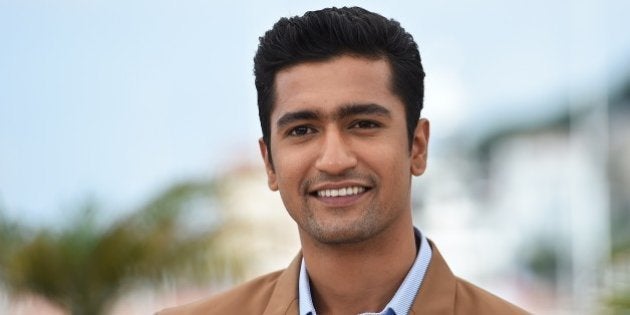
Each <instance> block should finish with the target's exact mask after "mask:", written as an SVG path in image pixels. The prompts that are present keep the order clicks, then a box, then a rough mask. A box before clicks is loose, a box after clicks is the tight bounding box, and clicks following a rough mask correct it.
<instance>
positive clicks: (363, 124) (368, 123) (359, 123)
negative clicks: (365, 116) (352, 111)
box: [350, 120, 381, 129]
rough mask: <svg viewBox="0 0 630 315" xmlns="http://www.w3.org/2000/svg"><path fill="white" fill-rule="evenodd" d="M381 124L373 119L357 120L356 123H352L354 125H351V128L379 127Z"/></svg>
mask: <svg viewBox="0 0 630 315" xmlns="http://www.w3.org/2000/svg"><path fill="white" fill-rule="evenodd" d="M380 126H381V125H380V124H379V123H377V122H375V121H371V120H360V121H357V122H355V123H354V124H352V126H350V128H359V129H373V128H378V127H380Z"/></svg>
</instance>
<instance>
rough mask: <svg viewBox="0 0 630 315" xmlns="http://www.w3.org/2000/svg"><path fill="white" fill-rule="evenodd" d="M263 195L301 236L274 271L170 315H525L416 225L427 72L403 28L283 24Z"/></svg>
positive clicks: (265, 75)
mask: <svg viewBox="0 0 630 315" xmlns="http://www.w3.org/2000/svg"><path fill="white" fill-rule="evenodd" d="M254 72H255V76H256V88H257V91H258V108H259V115H260V122H261V127H262V131H263V137H262V139H260V140H259V145H260V152H261V154H262V157H263V160H264V162H265V167H266V171H267V177H268V185H269V188H271V189H272V190H274V191H279V192H280V195H281V197H282V201H283V203H284V205H285V207H286V209H287V211H288V213H289V215H291V217H292V218H293V219H294V220H295V222H296V223H297V226H298V230H299V235H300V240H301V244H302V251H301V253H300V254H299V255H298V256H297V257H296V258H295V259H294V261H293V262H292V263H291V265H290V266H289V267H288V268H287V269H285V270H282V271H278V272H275V273H272V274H268V275H265V276H262V277H260V278H257V279H255V280H252V281H250V282H247V283H245V284H242V285H240V286H238V287H236V288H234V289H232V290H230V291H227V292H225V293H222V294H219V295H217V296H215V297H211V298H209V299H207V300H202V301H199V302H196V303H193V304H189V305H185V306H182V307H179V308H173V309H170V310H166V311H165V312H164V314H300V315H305V314H310V315H315V314H320V315H321V314H361V313H368V314H388V315H391V314H396V315H403V314H523V313H525V312H524V311H523V310H521V309H519V308H517V307H516V306H513V305H512V304H510V303H508V302H505V301H503V300H501V299H500V298H498V297H496V296H494V295H492V294H490V293H487V292H486V291H483V290H482V289H479V288H477V287H475V286H474V285H472V284H469V283H468V282H466V281H464V280H461V279H459V278H456V277H455V276H454V275H453V274H452V273H451V271H450V270H449V268H448V266H447V265H446V263H445V261H444V260H443V259H442V257H441V255H440V253H439V252H438V250H437V248H436V247H435V245H433V243H431V242H429V241H428V240H427V239H426V237H425V236H424V235H422V234H421V233H420V232H419V231H418V230H417V229H414V227H413V225H412V218H411V176H412V175H415V176H419V175H421V174H422V173H423V172H424V170H425V168H426V162H427V144H428V140H429V122H428V121H427V120H426V119H420V111H421V109H422V100H423V93H424V86H423V79H424V71H423V69H422V65H421V62H420V54H419V52H418V48H417V45H416V43H415V42H414V40H413V38H412V36H411V35H410V34H408V33H407V32H406V31H405V30H404V29H403V28H402V27H401V26H400V25H399V23H398V22H396V21H394V20H388V19H386V18H384V17H382V16H380V15H378V14H375V13H372V12H369V11H366V10H364V9H361V8H356V7H355V8H341V9H337V8H331V9H324V10H320V11H314V12H307V13H306V14H305V15H304V16H302V17H293V18H289V19H287V18H283V19H281V20H280V21H278V22H277V23H276V24H275V25H274V26H273V28H272V29H271V30H269V31H268V32H267V33H266V34H265V35H264V36H263V37H261V38H260V45H259V48H258V51H257V53H256V56H255V58H254Z"/></svg>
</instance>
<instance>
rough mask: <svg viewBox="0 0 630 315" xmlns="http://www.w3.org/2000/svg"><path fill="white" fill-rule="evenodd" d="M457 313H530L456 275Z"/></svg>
mask: <svg viewBox="0 0 630 315" xmlns="http://www.w3.org/2000/svg"><path fill="white" fill-rule="evenodd" d="M455 313H456V314H528V313H527V312H526V311H525V310H523V309H521V308H519V307H517V306H516V305H514V304H512V303H510V302H508V301H506V300H504V299H502V298H500V297H498V296H496V295H494V294H492V293H490V292H488V291H486V290H484V289H482V288H480V287H477V286H476V285H474V284H472V283H470V282H468V281H466V280H463V279H461V278H458V277H456V292H455Z"/></svg>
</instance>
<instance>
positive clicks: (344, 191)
mask: <svg viewBox="0 0 630 315" xmlns="http://www.w3.org/2000/svg"><path fill="white" fill-rule="evenodd" d="M364 191H365V188H363V187H358V186H353V187H345V188H339V189H324V190H318V191H317V195H318V196H319V197H344V196H352V195H358V194H360V193H362V192H364Z"/></svg>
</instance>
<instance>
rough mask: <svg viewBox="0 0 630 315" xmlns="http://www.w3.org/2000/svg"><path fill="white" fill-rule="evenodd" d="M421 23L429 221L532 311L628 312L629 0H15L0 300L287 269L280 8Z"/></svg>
mask: <svg viewBox="0 0 630 315" xmlns="http://www.w3.org/2000/svg"><path fill="white" fill-rule="evenodd" d="M344 5H360V6H363V7H365V8H367V9H370V10H373V11H376V12H379V13H381V14H383V15H385V16H387V17H392V18H395V19H396V20H398V21H399V22H401V24H402V25H403V26H404V27H405V28H406V29H407V31H409V32H410V33H411V34H413V36H414V38H415V39H416V41H417V42H418V45H419V47H420V53H421V55H422V58H423V64H424V66H425V71H426V72H427V78H426V101H425V110H424V111H423V116H425V117H427V118H429V119H430V121H431V127H432V132H431V136H432V138H431V144H430V159H429V168H428V172H427V173H426V174H425V175H423V176H422V177H419V178H415V179H414V188H413V189H414V193H413V194H414V200H413V202H414V220H415V224H416V226H418V227H419V228H420V229H421V230H422V231H423V232H424V233H426V234H427V235H428V236H429V237H430V238H431V239H433V240H434V241H435V243H436V244H437V245H438V247H439V248H440V250H441V252H442V253H443V255H444V256H445V257H446V260H447V261H448V262H449V264H450V266H451V269H453V271H454V272H455V273H456V274H457V275H459V276H461V277H463V278H466V279H468V280H470V281H472V282H473V283H476V284H478V285H480V286H482V287H484V288H486V289H489V290H490V291H492V292H494V293H496V294H497V295H500V296H502V297H504V298H506V299H508V300H510V301H513V302H514V303H516V304H519V305H521V306H523V307H525V308H526V309H528V310H530V311H532V312H534V313H537V314H624V313H628V312H630V140H628V139H629V137H630V36H629V35H628V34H629V33H628V30H630V19H628V17H627V15H628V12H630V2H628V1H624V0H560V1H543V0H532V1H520V2H514V1H511V2H506V1H498V0H466V1H460V2H458V3H457V4H455V3H450V2H444V1H422V2H418V1H390V2H387V3H386V2H385V1H368V0H365V1H277V0H274V1H249V2H247V1H212V2H210V1H196V0H194V1H174V0H170V1H167V0H152V1H148V0H138V1H119V0H113V1H104V0H61V1H44V0H25V1H17V0H13V1H11V0H0V314H148V313H152V312H154V311H156V310H158V309H161V308H164V307H167V306H172V305H176V304H182V303H186V302H189V301H192V300H195V299H197V298H200V297H204V296H208V295H210V294H212V293H214V292H217V291H219V290H222V289H224V288H226V287H229V286H231V285H232V284H234V283H237V282H240V281H243V280H245V279H249V278H251V277H253V276H255V275H259V274H262V273H266V272H269V271H272V270H275V269H279V268H283V267H285V266H286V265H287V264H288V263H289V261H290V260H291V259H292V258H293V256H294V255H295V254H296V253H297V250H298V249H299V241H298V237H297V231H296V227H295V225H294V223H293V222H292V221H291V219H290V218H289V216H288V215H286V213H285V210H284V207H283V206H282V203H281V201H280V198H279V196H278V195H277V194H274V193H272V192H270V191H268V190H267V186H266V178H265V174H264V169H263V164H262V162H261V160H260V158H259V155H258V146H257V139H258V138H259V137H260V135H261V132H260V125H259V122H258V117H257V107H256V94H255V88H254V84H253V81H254V80H253V75H252V58H253V55H254V53H255V50H256V47H257V40H258V37H259V36H261V35H262V34H263V33H264V32H265V31H266V30H267V29H269V28H270V27H271V26H272V25H273V23H274V22H275V21H276V20H277V19H278V18H279V17H282V16H292V15H301V14H302V13H304V12H305V11H307V10H311V9H318V8H322V7H326V6H344Z"/></svg>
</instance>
